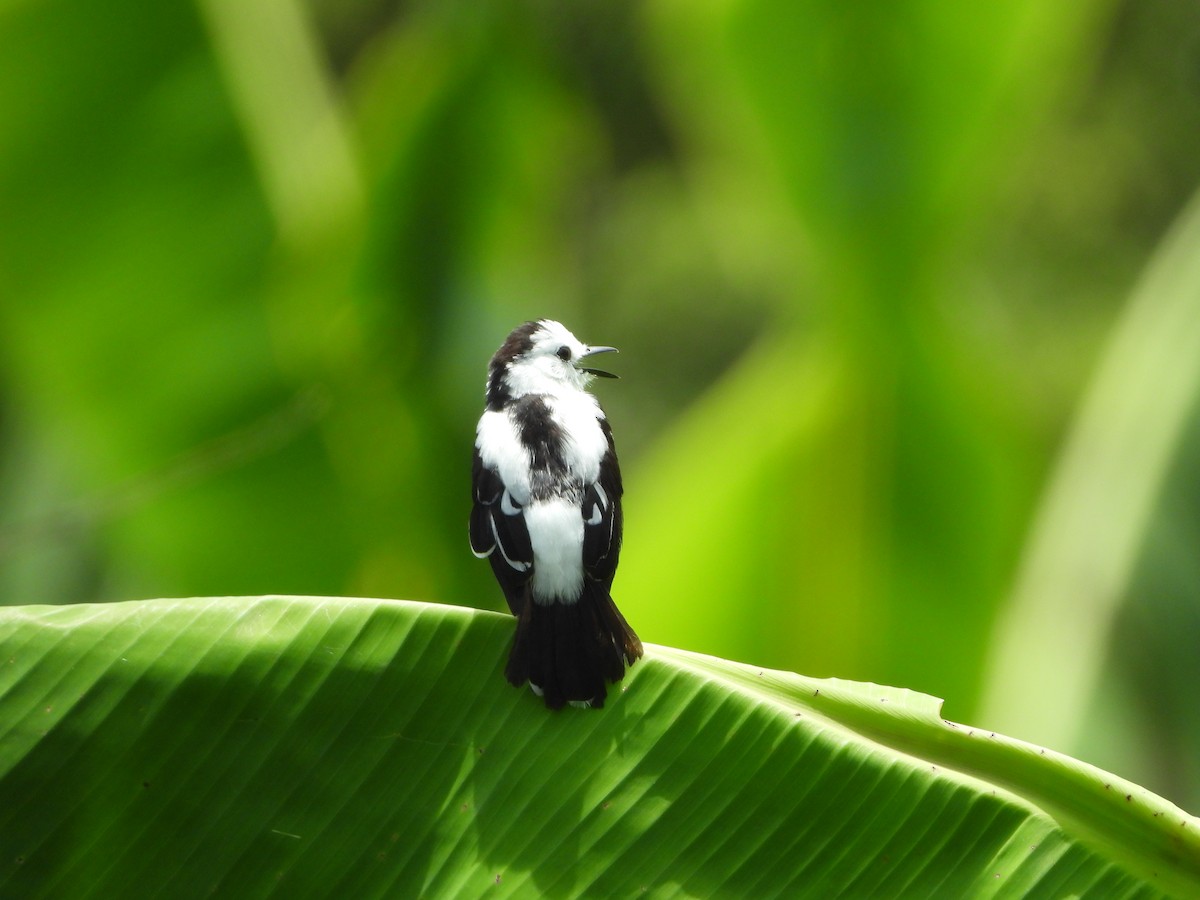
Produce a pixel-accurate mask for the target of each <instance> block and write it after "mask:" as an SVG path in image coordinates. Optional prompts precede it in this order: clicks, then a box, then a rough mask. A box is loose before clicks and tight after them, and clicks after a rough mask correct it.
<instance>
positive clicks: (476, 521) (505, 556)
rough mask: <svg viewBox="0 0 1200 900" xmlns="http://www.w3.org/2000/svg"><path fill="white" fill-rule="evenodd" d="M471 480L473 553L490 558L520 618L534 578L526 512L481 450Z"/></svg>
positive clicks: (473, 464)
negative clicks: (527, 589)
mask: <svg viewBox="0 0 1200 900" xmlns="http://www.w3.org/2000/svg"><path fill="white" fill-rule="evenodd" d="M471 481H472V494H473V497H474V505H473V506H472V507H471V551H472V552H473V553H474V554H475V555H476V556H478V557H484V556H486V557H487V558H488V561H489V562H490V563H491V564H492V572H494V573H495V575H496V580H497V581H498V582H500V588H501V590H503V591H504V598H505V599H506V600H507V601H508V608H509V609H511V610H512V612H513V615H520V614H521V610H522V609H523V608H524V606H525V585H526V583H527V582H528V581H529V578H530V576H532V575H533V545H532V544H531V543H530V541H529V529H528V528H526V527H525V509H524V507H522V506H521V505H520V504H519V503H517V502H516V501H515V500H513V498H512V495H510V494H509V493H508V490H507V489H506V488H505V486H504V482H503V481H501V479H500V473H499V472H497V471H496V470H495V469H492V468H489V467H487V466H485V465H484V464H483V460H482V459H480V457H479V448H478V447H476V448H475V458H474V460H473V461H472V463H471Z"/></svg>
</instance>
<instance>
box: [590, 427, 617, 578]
mask: <svg viewBox="0 0 1200 900" xmlns="http://www.w3.org/2000/svg"><path fill="white" fill-rule="evenodd" d="M599 422H600V430H601V431H603V432H604V437H605V438H606V439H607V440H608V452H607V453H605V454H604V456H603V457H602V458H601V460H600V477H599V478H597V479H596V482H595V484H589V485H588V486H587V487H586V488H585V490H584V493H583V510H582V512H583V568H584V570H585V571H586V572H587V574H588V576H589V577H591V578H594V579H596V580H597V581H600V582H603V583H604V586H605V588H607V589H609V590H611V589H612V582H613V576H614V575H615V574H616V572H617V561H618V559H619V558H620V556H621V530H622V527H623V525H624V518H623V516H622V513H621V494H622V493H623V491H624V488H623V487H622V485H621V467H620V465H619V464H618V462H617V448H616V445H615V444H613V436H612V429H611V428H609V427H608V421H607V420H606V419H600V420H599Z"/></svg>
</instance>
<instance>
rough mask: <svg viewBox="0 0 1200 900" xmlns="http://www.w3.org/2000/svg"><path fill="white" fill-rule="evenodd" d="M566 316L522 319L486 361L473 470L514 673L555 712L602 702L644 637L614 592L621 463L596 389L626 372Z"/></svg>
mask: <svg viewBox="0 0 1200 900" xmlns="http://www.w3.org/2000/svg"><path fill="white" fill-rule="evenodd" d="M614 352H616V348H615V347H590V346H588V345H587V344H584V343H582V342H580V341H579V340H578V339H577V338H576V337H575V335H573V334H572V333H571V332H570V331H568V330H567V329H566V327H565V326H563V325H562V324H561V323H559V322H556V321H554V320H553V319H539V320H536V321H530V322H526V323H524V324H522V325H519V326H518V327H517V328H515V329H513V331H512V332H511V333H510V334H509V335H508V337H507V338H506V339H505V341H504V343H503V344H501V346H500V349H499V350H497V351H496V353H495V354H494V355H493V356H492V358H491V361H490V362H489V364H488V374H487V388H486V393H485V400H486V406H485V408H484V411H483V415H482V416H480V419H479V424H478V425H477V427H476V429H475V452H474V455H473V461H472V467H471V470H472V471H471V480H472V489H473V504H472V507H471V517H470V540H471V550H472V552H473V553H474V554H475V556H477V557H479V558H481V559H482V558H487V559H488V561H489V562H490V563H491V567H492V572H493V573H494V574H495V576H496V581H497V582H499V585H500V588H501V590H502V591H503V592H504V597H505V600H506V601H507V603H508V607H509V609H510V610H511V611H512V613H513V615H514V616H516V618H517V627H516V633H515V636H514V638H513V644H512V648H511V650H510V652H509V657H508V663H507V665H506V667H505V676H506V677H507V679H508V681H509V682H511V683H512V684H513V685H515V686H518V687H520V686H521V685H523V684H525V683H526V682H528V683H529V685H530V687H531V689H532V690H533V692H534V693H535V694H536V695H538V696H540V697H542V698H543V700H544V701H545V704H546V706H547V707H549V708H550V709H560V708H562V707H563V706H565V705H567V704H570V705H572V706H582V707H593V708H599V707H602V706H603V705H604V700H605V696H606V695H607V689H606V683H608V682H617V681H620V680H621V679H622V678H623V677H624V675H625V671H626V667H627V666H632V665H633V663H634V662H636V661H637V660H638V659H640V658H641V656H642V643H641V641H640V640H639V639H638V636H637V634H635V633H634V631H633V629H632V628H630V627H629V624H628V623H627V622H626V621H625V617H624V616H623V615H621V612H620V610H619V609H617V606H616V604H615V603H614V602H613V599H612V584H613V577H614V576H615V574H616V571H617V562H618V560H619V558H620V555H621V537H622V528H623V524H624V520H623V516H622V512H621V495H622V493H623V488H622V484H621V468H620V465H619V464H618V462H617V450H616V445H615V444H614V443H613V435H612V429H611V428H610V427H609V424H608V419H607V418H606V416H605V414H604V410H603V409H601V407H600V403H599V401H597V400H596V398H595V397H594V396H593V395H592V394H591V393H589V392H588V390H587V389H588V387H589V385H590V384H591V382H592V380H593V378H596V377H602V378H616V377H617V376H615V375H613V374H611V373H609V372H605V371H602V370H600V369H596V368H592V367H590V366H587V365H584V363H585V361H590V360H591V358H592V357H594V356H596V355H598V354H601V353H614Z"/></svg>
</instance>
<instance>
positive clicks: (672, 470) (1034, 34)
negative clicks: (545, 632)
mask: <svg viewBox="0 0 1200 900" xmlns="http://www.w3.org/2000/svg"><path fill="white" fill-rule="evenodd" d="M1198 148H1200V6H1197V5H1196V4H1194V3H1191V2H1185V0H1154V2H1146V0H1125V2H1111V3H1102V2H1079V3H1070V4H1053V3H1044V2H1038V0H1013V2H1008V3H1001V4H993V5H990V6H984V7H979V8H975V7H969V8H968V7H965V6H963V5H961V4H952V3H936V2H928V0H925V2H920V0H908V2H906V0H901V2H894V3H867V4H847V3H841V2H834V0H825V2H819V0H801V2H795V0H791V2H780V0H746V2H738V0H714V2H701V3H695V2H681V0H659V2H650V3H644V4H634V3H630V2H623V0H616V2H613V0H604V2H602V0H582V2H574V3H566V4H563V3H553V2H547V0H525V2H517V0H514V2H502V3H459V2H438V3H421V2H410V3H403V2H387V0H353V2H336V3H335V2H333V0H312V2H310V3H308V4H301V3H295V2H288V0H263V2H259V3H245V2H241V0H197V2H196V3H195V4H179V3H165V4H164V3H146V2H140V3H139V2H131V0H114V2H112V3H107V4H100V5H98V4H94V3H84V2H80V0H7V2H2V3H0V503H2V510H0V602H3V603H7V604H28V603H76V602H85V601H110V600H126V599H139V598H150V597H159V596H177V595H193V594H197V595H210V594H211V595H220V594H257V593H306V594H356V595H371V596H381V597H403V598H411V599H421V600H433V601H439V602H448V603H458V604H465V605H473V606H479V607H485V608H492V609H500V608H501V607H502V602H501V597H500V593H499V591H498V589H497V588H496V587H495V585H494V583H493V581H492V577H491V574H490V571H489V569H488V567H487V566H486V565H485V564H483V563H480V562H478V561H477V560H475V559H473V558H472V557H471V555H470V552H469V550H468V547H467V541H466V524H465V523H466V516H467V512H468V507H469V486H468V479H469V474H468V469H469V458H470V446H471V442H472V439H473V430H474V424H475V420H476V418H477V416H478V414H479V412H480V409H481V405H482V389H483V378H484V373H485V367H486V363H487V360H488V358H489V356H490V355H491V353H492V352H493V351H494V349H495V348H496V347H497V346H498V345H499V343H500V341H501V340H502V339H503V337H504V336H505V335H506V334H507V332H508V331H509V330H510V329H511V328H512V327H513V326H515V325H516V324H518V323H520V322H522V321H524V320H526V319H530V318H538V317H543V316H549V317H554V318H558V319H561V320H562V321H563V322H564V323H566V324H567V326H568V327H570V328H571V329H572V330H574V331H575V333H576V334H577V335H579V336H580V337H581V339H583V340H584V341H588V342H591V343H605V344H614V345H616V346H618V347H620V348H621V350H622V354H621V356H620V357H618V358H616V359H615V361H614V362H613V367H615V368H616V370H617V371H619V372H620V374H621V378H622V380H621V381H619V382H615V383H605V384H602V385H600V386H599V388H598V393H599V395H600V397H601V400H602V402H603V403H604V404H605V406H606V409H607V411H608V414H609V417H610V420H611V421H612V422H613V425H614V430H615V433H616V437H617V442H618V448H619V449H620V451H621V455H622V461H623V467H624V469H625V472H626V489H627V495H626V509H627V532H626V550H625V553H624V555H623V557H622V569H621V572H620V573H619V575H618V578H617V584H616V591H615V593H616V596H617V599H618V601H619V603H620V605H621V607H622V609H623V610H624V611H625V613H626V614H627V616H628V618H629V620H630V621H631V623H633V625H634V626H635V628H637V630H638V631H639V632H640V634H641V635H642V637H643V639H644V640H646V641H649V642H654V643H663V644H671V645H676V646H681V647H685V648H688V649H692V650H699V651H703V652H707V653H712V654H717V655H721V656H728V657H731V658H735V659H739V660H743V661H747V662H751V663H756V664H761V665H764V666H769V667H776V668H786V669H791V670H795V671H799V672H802V673H805V674H809V675H815V676H838V677H844V678H851V679H858V680H871V681H877V682H882V683H888V684H894V685H899V686H904V687H910V688H913V689H916V690H920V691H924V692H927V693H932V694H935V695H937V696H940V697H943V698H945V699H946V701H947V703H946V708H945V714H946V715H947V717H948V718H952V719H955V720H957V721H965V722H971V723H977V724H981V725H984V726H985V727H989V728H996V729H1002V730H1004V731H1005V732H1007V733H1009V734H1012V735H1013V736H1015V737H1021V738H1025V739H1028V740H1034V741H1044V742H1046V743H1049V744H1051V745H1052V746H1054V747H1056V748H1057V749H1061V750H1064V751H1068V752H1072V753H1074V754H1076V755H1078V756H1080V757H1082V758H1084V759H1086V760H1088V761H1091V762H1095V763H1098V764H1100V765H1103V766H1105V767H1108V768H1111V769H1114V770H1116V771H1118V772H1120V773H1121V774H1122V775H1125V776H1126V777H1130V778H1132V779H1134V780H1137V781H1140V782H1142V783H1143V784H1145V785H1146V786H1147V787H1150V788H1152V789H1154V790H1156V791H1158V792H1160V793H1162V794H1164V795H1165V796H1167V797H1168V798H1170V799H1172V800H1174V801H1176V802H1177V803H1179V804H1180V805H1183V806H1185V807H1186V808H1189V809H1190V810H1192V811H1196V810H1198V809H1200V706H1198V704H1197V703H1196V700H1195V688H1196V685H1197V684H1200V658H1198V656H1197V654H1196V652H1195V647H1196V642H1197V637H1198V636H1200V552H1198V548H1200V515H1198V513H1200V503H1198V500H1200V465H1198V463H1200V421H1198V417H1197V409H1196V402H1195V397H1196V393H1197V389H1196V381H1197V380H1198V376H1197V374H1196V371H1195V369H1196V365H1197V362H1196V360H1197V359H1200V350H1198V351H1197V352H1196V353H1195V354H1191V353H1189V352H1188V348H1189V346H1190V345H1189V344H1188V341H1193V342H1194V341H1195V340H1197V337H1198V336H1200V314H1198V313H1197V309H1198V308H1200V283H1197V281H1196V273H1195V272H1194V271H1192V269H1191V268H1189V266H1190V264H1191V261H1192V260H1200V237H1198V229H1197V227H1196V224H1195V221H1194V220H1195V218H1196V212H1195V210H1194V209H1193V208H1192V207H1189V205H1188V204H1189V198H1190V197H1191V195H1192V193H1193V191H1194V190H1195V188H1196V186H1197V185H1200V150H1198ZM1189 211H1190V212H1189ZM1172 229H1174V230H1172ZM1170 235H1174V236H1175V238H1174V240H1175V243H1174V244H1172V243H1171V240H1172V239H1171V238H1170V237H1169V236H1170ZM1172 248H1173V249H1172ZM1156 267H1157V268H1156ZM1146 272H1158V275H1157V276H1156V277H1149V276H1146V275H1145V273H1146ZM1189 317H1190V318H1189ZM1122 336H1124V337H1122ZM1123 341H1124V343H1123ZM1172 342H1174V343H1172ZM1122 348H1124V350H1122ZM1181 348H1182V349H1181ZM1104 373H1107V374H1106V375H1104ZM1102 375H1104V377H1102ZM1089 398H1090V401H1089ZM1089 402H1090V404H1091V409H1092V414H1091V418H1090V419H1089V418H1088V416H1087V415H1086V414H1085V412H1084V410H1086V409H1087V408H1088V404H1089ZM1089 422H1090V423H1091V424H1090V426H1089V425H1088V423H1089ZM1089 429H1090V430H1089ZM1073 435H1075V436H1078V442H1077V446H1076V451H1077V452H1075V453H1074V454H1072V453H1071V452H1070V451H1069V450H1068V449H1067V448H1069V447H1071V446H1072V441H1073V440H1075V438H1073V437H1072V436H1073ZM1106 448H1107V449H1106Z"/></svg>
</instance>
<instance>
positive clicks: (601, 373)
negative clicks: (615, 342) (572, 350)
mask: <svg viewBox="0 0 1200 900" xmlns="http://www.w3.org/2000/svg"><path fill="white" fill-rule="evenodd" d="M616 352H617V348H616V347H588V348H587V350H586V351H584V352H583V354H581V355H580V357H579V358H580V359H583V358H584V357H587V356H595V355H596V354H597V353H616ZM579 370H580V371H581V372H587V373H588V374H589V375H599V376H600V377H601V378H616V377H617V376H616V375H614V374H613V373H612V372H605V371H604V370H603V369H591V368H588V367H587V366H580V367H579Z"/></svg>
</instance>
